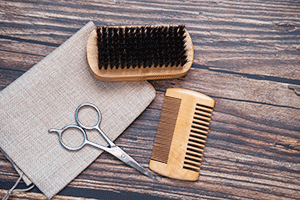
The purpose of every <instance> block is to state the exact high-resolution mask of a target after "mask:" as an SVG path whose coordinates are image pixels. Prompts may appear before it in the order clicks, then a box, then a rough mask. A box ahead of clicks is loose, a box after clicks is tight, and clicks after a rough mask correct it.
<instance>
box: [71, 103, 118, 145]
mask: <svg viewBox="0 0 300 200" xmlns="http://www.w3.org/2000/svg"><path fill="white" fill-rule="evenodd" d="M84 106H88V107H92V108H94V109H95V110H96V111H97V113H98V121H97V123H96V124H95V125H94V126H85V125H83V124H82V123H81V122H80V121H79V119H78V112H79V110H80V109H81V108H82V107H84ZM101 119H102V116H101V112H100V110H99V108H97V106H95V105H94V104H91V103H83V104H80V105H79V106H78V107H77V109H76V111H75V121H76V122H77V124H78V125H79V126H80V127H81V128H83V129H86V130H94V129H96V130H97V131H98V132H99V133H100V134H101V135H102V137H103V138H104V139H105V140H106V142H107V143H108V144H109V146H110V147H113V146H116V145H115V144H114V143H113V142H112V141H111V140H110V139H109V138H108V137H107V136H106V135H105V134H104V133H103V131H102V130H101V129H100V122H101Z"/></svg>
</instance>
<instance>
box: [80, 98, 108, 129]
mask: <svg viewBox="0 0 300 200" xmlns="http://www.w3.org/2000/svg"><path fill="white" fill-rule="evenodd" d="M84 106H88V107H92V108H94V109H95V110H96V111H97V114H98V121H97V123H96V124H95V125H94V126H85V125H84V124H82V123H81V122H80V121H79V119H78V113H79V110H80V109H81V108H82V107H84ZM101 119H102V116H101V112H100V110H99V109H98V108H97V106H95V105H94V104H91V103H83V104H80V105H79V106H78V107H77V109H76V111H75V120H76V122H77V124H78V125H79V126H80V127H81V128H83V129H86V130H93V129H98V128H100V122H101Z"/></svg>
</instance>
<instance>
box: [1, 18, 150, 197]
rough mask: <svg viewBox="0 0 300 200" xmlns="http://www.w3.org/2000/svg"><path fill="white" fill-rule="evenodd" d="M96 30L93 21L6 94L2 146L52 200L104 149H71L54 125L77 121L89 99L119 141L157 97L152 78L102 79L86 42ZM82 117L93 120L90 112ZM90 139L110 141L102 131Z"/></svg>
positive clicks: (106, 129)
mask: <svg viewBox="0 0 300 200" xmlns="http://www.w3.org/2000/svg"><path fill="white" fill-rule="evenodd" d="M94 28H95V25H94V24H93V22H89V23H88V24H87V25H85V26H84V27H83V28H82V29H80V30H79V31H78V32H77V33H76V34H75V35H74V36H72V37H71V38H70V39H68V40H67V41H66V42H65V43H64V44H62V45H61V46H60V47H58V48H57V49H56V50H55V51H53V52H52V53H51V54H49V55H48V56H47V57H46V58H44V59H43V60H42V61H40V62H39V63H38V64H36V65H35V66H33V67H32V68H31V69H30V70H29V71H27V72H26V73H25V74H23V75H22V76H21V77H20V78H18V79H17V80H16V81H14V82H13V83H11V84H10V85H9V86H8V87H6V88H5V89H4V90H2V91H1V92H0V147H1V149H2V150H3V151H4V152H5V154H6V155H7V156H8V157H9V159H10V160H11V161H12V162H13V163H14V164H15V165H16V166H17V167H18V168H19V170H21V171H22V172H24V174H25V175H26V177H27V178H28V179H26V178H25V179H24V180H25V181H26V183H27V184H28V183H30V182H33V184H34V185H36V186H37V187H38V188H39V189H40V190H41V191H42V192H43V193H44V194H45V196H46V197H47V198H48V199H50V198H52V197H53V196H54V195H55V194H57V193H58V192H59V191H60V190H61V189H63V188H64V187H65V186H66V185H67V184H68V183H69V182H70V181H72V180H73V179H74V178H75V177H76V176H77V175H79V174H80V173H81V172H82V171H83V170H84V169H85V168H86V167H88V165H90V164H91V163H92V162H93V161H94V160H95V159H96V158H97V157H98V156H99V155H100V153H101V151H99V150H98V149H95V148H93V147H88V146H86V147H84V148H83V149H82V150H79V151H76V152H71V151H68V150H66V149H64V148H63V147H62V146H61V145H60V143H59V142H58V137H57V135H56V134H55V133H48V129H50V128H57V129H60V128H63V127H64V126H66V125H69V124H75V119H74V112H75V110H76V108H77V106H79V105H80V104H81V103H85V102H89V103H93V104H95V105H96V106H97V107H98V108H99V109H100V111H101V113H102V122H101V129H102V130H103V131H104V132H105V133H106V135H108V137H109V138H110V139H112V140H115V139H116V138H117V137H118V136H119V135H120V134H121V133H122V132H123V131H124V130H125V129H126V127H128V126H129V125H130V124H131V123H132V122H133V121H134V120H135V119H136V117H138V116H139V115H140V114H141V113H142V112H143V110H144V109H145V108H146V107H147V106H148V105H149V104H150V102H151V101H152V100H153V99H154V97H155V90H154V88H153V87H152V86H151V85H150V84H149V83H148V82H146V81H143V82H102V81H99V80H97V79H95V78H94V77H93V76H92V75H91V73H90V72H89V69H88V64H87V60H86V43H87V39H88V36H89V33H90V32H91V31H92V30H93V29H94ZM81 117H82V118H84V119H92V118H91V117H90V115H89V113H88V112H86V113H83V114H82V116H81ZM88 137H89V139H90V140H93V141H96V142H100V143H102V144H105V143H104V142H103V140H99V138H98V137H99V135H98V136H97V134H92V135H91V136H90V135H89V136H88ZM69 139H71V140H74V141H76V140H81V138H78V137H77V136H76V137H75V136H74V137H73V136H72V135H71V136H70V138H69Z"/></svg>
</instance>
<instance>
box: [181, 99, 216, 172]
mask: <svg viewBox="0 0 300 200" xmlns="http://www.w3.org/2000/svg"><path fill="white" fill-rule="evenodd" d="M212 112H213V109H212V108H211V107H208V106H205V105H201V104H198V103H197V104H196V108H195V112H194V117H193V122H192V125H191V132H190V135H189V140H188V145H187V151H186V155H185V159H184V165H183V168H185V169H188V170H192V171H196V172H199V170H200V165H201V161H202V157H203V154H202V153H203V152H204V148H205V143H206V140H205V139H206V138H207V136H206V135H207V134H208V129H209V125H210V123H209V121H210V120H211V116H212Z"/></svg>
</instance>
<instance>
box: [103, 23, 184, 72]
mask: <svg viewBox="0 0 300 200" xmlns="http://www.w3.org/2000/svg"><path fill="white" fill-rule="evenodd" d="M97 37H98V38H97V44H98V60H99V69H100V70H101V69H103V68H104V69H108V68H111V69H113V68H115V69H118V68H121V69H124V68H141V67H143V68H147V67H149V68H150V67H152V66H153V67H155V68H156V67H163V66H166V67H168V66H171V67H179V66H181V67H182V66H184V64H185V63H187V55H186V51H187V50H186V46H185V38H186V35H185V27H184V26H182V25H180V26H158V27H152V26H145V27H125V28H111V27H102V28H97Z"/></svg>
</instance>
